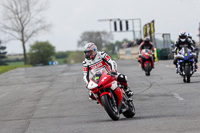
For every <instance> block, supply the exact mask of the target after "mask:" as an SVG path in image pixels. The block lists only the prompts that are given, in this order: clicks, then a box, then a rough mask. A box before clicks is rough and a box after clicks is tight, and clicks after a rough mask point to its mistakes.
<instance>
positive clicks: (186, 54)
mask: <svg viewBox="0 0 200 133" xmlns="http://www.w3.org/2000/svg"><path fill="white" fill-rule="evenodd" d="M175 58H177V69H178V73H179V74H180V75H181V76H182V77H183V82H187V83H190V78H191V76H192V74H193V73H194V72H195V63H194V58H195V54H194V53H192V51H191V50H190V49H188V47H187V46H184V47H182V49H181V50H180V51H179V52H178V54H177V56H176V57H175Z"/></svg>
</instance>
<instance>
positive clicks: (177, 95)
mask: <svg viewBox="0 0 200 133" xmlns="http://www.w3.org/2000/svg"><path fill="white" fill-rule="evenodd" d="M172 94H173V95H174V97H175V98H177V99H178V100H180V101H183V100H184V99H183V98H182V97H181V96H180V95H179V94H177V93H172Z"/></svg>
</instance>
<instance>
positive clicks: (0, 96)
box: [0, 92, 9, 98]
mask: <svg viewBox="0 0 200 133" xmlns="http://www.w3.org/2000/svg"><path fill="white" fill-rule="evenodd" d="M8 94H9V92H7V93H5V94H3V95H0V98H3V97H5V96H6V95H8Z"/></svg>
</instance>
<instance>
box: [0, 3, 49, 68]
mask: <svg viewBox="0 0 200 133" xmlns="http://www.w3.org/2000/svg"><path fill="white" fill-rule="evenodd" d="M46 5H47V3H44V1H40V0H4V3H3V4H2V9H3V10H2V11H3V17H4V18H3V19H2V20H1V23H0V26H1V27H0V31H1V32H3V33H4V34H6V35H8V36H9V38H8V39H7V40H5V42H8V41H11V40H19V41H20V42H21V44H22V47H23V54H24V64H28V58H27V54H26V44H27V42H28V41H29V40H30V39H31V38H33V37H35V36H37V35H38V34H39V33H41V32H42V31H48V30H49V28H50V26H51V25H50V24H47V23H46V21H45V18H44V16H42V12H43V11H44V10H45V9H46Z"/></svg>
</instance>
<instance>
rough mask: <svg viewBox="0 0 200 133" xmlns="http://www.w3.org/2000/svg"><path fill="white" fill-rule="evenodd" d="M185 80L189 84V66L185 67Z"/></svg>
mask: <svg viewBox="0 0 200 133" xmlns="http://www.w3.org/2000/svg"><path fill="white" fill-rule="evenodd" d="M184 71H185V78H186V81H187V83H190V76H191V75H190V66H189V65H186V66H185V70H184Z"/></svg>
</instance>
